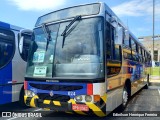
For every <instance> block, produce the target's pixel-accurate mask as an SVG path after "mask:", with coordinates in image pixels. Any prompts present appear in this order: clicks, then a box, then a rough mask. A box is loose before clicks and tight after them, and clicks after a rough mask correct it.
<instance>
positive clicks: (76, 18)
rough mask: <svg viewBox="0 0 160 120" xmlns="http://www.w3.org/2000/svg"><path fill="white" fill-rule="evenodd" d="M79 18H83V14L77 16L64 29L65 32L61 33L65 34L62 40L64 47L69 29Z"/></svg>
mask: <svg viewBox="0 0 160 120" xmlns="http://www.w3.org/2000/svg"><path fill="white" fill-rule="evenodd" d="M77 20H81V15H79V16H76V17H75V18H74V19H73V20H72V21H71V22H70V23H69V25H67V26H66V28H65V29H64V31H63V33H62V34H61V36H63V42H62V48H63V46H64V42H65V38H66V36H67V31H68V30H69V28H70V27H71V26H72V25H73V23H75V21H77ZM70 32H71V31H70Z"/></svg>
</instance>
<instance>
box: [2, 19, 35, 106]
mask: <svg viewBox="0 0 160 120" xmlns="http://www.w3.org/2000/svg"><path fill="white" fill-rule="evenodd" d="M20 31H21V33H23V30H22V28H20V27H17V26H13V25H10V24H8V23H4V22H0V105H2V104H6V103H11V102H15V101H20V103H21V104H23V103H24V102H23V101H24V97H23V96H24V90H23V82H24V74H25V69H26V61H27V58H28V50H29V47H30V44H31V33H32V32H31V31H28V32H27V30H24V31H25V34H23V35H21V36H20V35H19V32H20ZM18 37H19V39H20V37H22V38H23V39H24V40H25V42H24V43H23V51H22V52H19V48H20V47H21V44H19V40H18ZM21 48H22V47H21ZM21 50H22V49H21Z"/></svg>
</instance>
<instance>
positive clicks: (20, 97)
mask: <svg viewBox="0 0 160 120" xmlns="http://www.w3.org/2000/svg"><path fill="white" fill-rule="evenodd" d="M19 104H20V106H22V107H26V105H25V102H24V85H23V86H22V88H21V91H20V94H19Z"/></svg>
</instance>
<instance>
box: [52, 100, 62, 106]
mask: <svg viewBox="0 0 160 120" xmlns="http://www.w3.org/2000/svg"><path fill="white" fill-rule="evenodd" d="M53 104H54V105H57V106H61V103H60V102H59V101H53Z"/></svg>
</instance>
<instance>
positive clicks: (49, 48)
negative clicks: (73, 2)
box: [24, 2, 151, 117]
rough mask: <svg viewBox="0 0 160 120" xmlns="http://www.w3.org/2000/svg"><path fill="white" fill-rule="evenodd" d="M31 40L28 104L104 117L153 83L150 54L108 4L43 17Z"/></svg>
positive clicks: (28, 63)
mask: <svg viewBox="0 0 160 120" xmlns="http://www.w3.org/2000/svg"><path fill="white" fill-rule="evenodd" d="M32 41H34V43H33V44H32V47H31V49H30V52H29V57H28V61H27V69H26V74H25V81H24V89H25V95H24V100H25V104H26V105H27V106H31V107H39V108H45V109H49V110H56V111H63V112H67V113H68V112H69V113H78V114H83V115H88V114H89V115H96V116H100V117H102V116H106V115H107V114H108V113H110V112H111V111H113V110H114V109H115V108H117V107H118V106H120V107H121V109H122V110H124V109H125V107H126V106H127V103H128V101H129V98H130V97H131V96H132V95H133V94H135V93H136V92H137V91H139V90H140V89H141V88H143V87H146V88H147V85H148V83H149V75H150V66H151V55H150V53H149V52H148V51H147V49H146V48H144V46H143V45H142V44H141V43H140V42H139V40H138V39H137V38H136V37H135V36H134V35H133V34H132V33H131V32H130V31H129V30H128V28H127V27H125V25H124V24H123V23H122V22H121V21H120V19H119V18H118V17H117V16H116V15H115V14H114V13H113V12H112V10H111V9H110V8H109V7H108V6H107V5H106V4H105V3H102V2H98V3H92V4H84V5H78V6H73V7H68V8H64V9H61V10H57V11H54V12H51V13H48V14H45V15H43V16H40V17H39V18H38V20H37V22H36V24H35V28H34V29H33V34H32Z"/></svg>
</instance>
